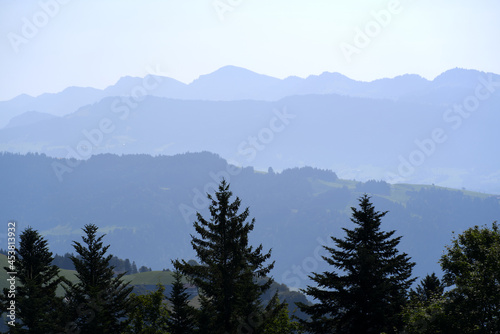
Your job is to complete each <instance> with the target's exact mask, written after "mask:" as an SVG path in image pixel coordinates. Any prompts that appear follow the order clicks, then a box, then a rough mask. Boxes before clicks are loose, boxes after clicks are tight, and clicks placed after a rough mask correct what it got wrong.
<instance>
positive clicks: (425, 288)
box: [410, 273, 445, 304]
mask: <svg viewBox="0 0 500 334" xmlns="http://www.w3.org/2000/svg"><path fill="white" fill-rule="evenodd" d="M444 288H445V285H444V284H443V283H442V282H441V280H440V279H439V278H438V277H437V276H436V274H435V273H432V274H431V275H427V276H425V277H424V279H423V280H422V281H421V282H420V284H419V285H418V286H417V288H416V289H415V290H412V291H411V292H410V297H411V299H415V300H418V301H421V302H423V303H426V304H427V303H430V302H431V301H432V300H433V299H436V298H440V297H442V296H443V293H444Z"/></svg>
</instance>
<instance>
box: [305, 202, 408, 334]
mask: <svg viewBox="0 0 500 334" xmlns="http://www.w3.org/2000/svg"><path fill="white" fill-rule="evenodd" d="M359 205H360V209H359V210H358V209H356V208H351V209H352V218H351V221H352V222H353V223H354V224H356V226H357V227H355V228H354V229H352V230H349V229H347V228H343V230H344V232H345V233H346V236H345V238H343V239H340V238H336V237H332V240H333V241H334V242H335V245H336V248H333V247H326V246H324V248H325V249H326V250H327V251H328V252H329V253H330V256H329V257H326V256H324V257H323V259H324V260H325V261H326V262H327V263H328V264H330V265H331V266H333V267H334V270H333V271H330V272H328V271H327V272H324V273H320V274H318V273H313V275H312V276H310V278H311V279H312V280H313V281H314V282H316V283H317V286H308V287H307V289H306V290H305V291H304V292H305V293H306V294H307V295H309V296H311V297H313V298H314V299H315V300H317V301H318V303H316V304H313V305H310V306H308V305H305V304H299V307H300V308H301V310H302V311H303V312H305V313H306V314H308V315H310V317H311V319H310V320H309V321H302V324H303V326H304V327H305V329H307V330H308V331H309V332H311V333H365V334H368V333H377V334H379V333H382V332H386V333H394V332H395V331H397V330H399V329H401V327H402V319H401V315H400V313H401V310H402V307H403V305H404V304H405V303H406V300H407V295H408V289H409V287H410V285H411V284H412V282H413V281H414V279H411V278H410V277H411V272H412V268H413V266H414V265H415V264H414V263H413V262H410V258H409V257H408V255H407V254H405V253H402V254H401V253H399V251H398V250H397V248H396V247H397V245H398V244H399V242H400V239H401V237H396V238H393V235H394V233H395V231H391V232H382V231H380V224H381V218H382V217H384V216H385V214H386V213H387V212H377V211H375V208H374V207H373V205H372V203H370V198H369V197H368V196H367V195H364V196H362V197H361V198H360V199H359Z"/></svg>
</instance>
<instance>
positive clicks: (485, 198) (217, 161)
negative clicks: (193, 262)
mask: <svg viewBox="0 0 500 334" xmlns="http://www.w3.org/2000/svg"><path fill="white" fill-rule="evenodd" d="M0 165H1V166H2V175H1V176H0V186H1V187H2V189H4V190H5V191H3V192H2V193H1V195H0V196H1V198H0V220H2V221H4V222H6V221H8V220H13V219H14V220H17V221H18V224H19V226H21V227H26V226H33V227H35V228H37V229H38V230H39V231H40V232H41V233H42V234H43V235H44V236H46V237H47V239H48V240H49V242H50V245H51V250H52V251H54V252H55V253H58V254H64V253H66V252H71V251H72V249H71V246H70V245H71V242H72V241H73V240H75V236H78V235H79V234H80V232H81V231H80V229H81V227H82V226H84V225H85V224H87V223H95V224H97V225H98V226H99V227H100V228H101V230H102V232H103V233H107V240H108V241H109V243H110V244H111V249H110V251H111V252H112V253H113V254H114V255H116V256H118V257H120V258H128V259H130V261H135V262H136V263H138V264H139V263H140V264H141V265H145V266H146V267H148V268H149V267H151V268H152V269H153V270H162V269H167V268H170V269H172V266H171V263H170V261H171V260H172V259H176V258H185V259H193V258H195V254H194V252H193V250H192V249H191V246H190V234H193V233H194V229H193V222H194V220H195V219H196V217H195V213H196V212H200V213H202V214H207V213H208V205H209V203H208V201H207V199H206V192H213V191H214V188H215V187H216V184H218V182H219V181H220V178H221V177H225V178H226V180H227V181H228V182H229V183H230V184H231V188H232V190H233V192H234V193H235V194H237V195H238V196H239V197H240V198H241V199H242V206H244V207H247V206H248V207H249V208H250V216H251V217H255V219H256V223H255V230H254V233H252V235H251V239H252V240H253V241H256V242H259V243H262V244H263V245H264V247H267V248H272V253H273V258H274V259H275V260H276V266H275V268H274V269H273V271H272V272H271V274H272V275H273V276H274V277H275V278H276V281H277V282H279V283H285V284H287V285H288V286H290V287H305V286H306V284H308V283H309V280H308V279H307V277H306V274H305V273H306V272H308V271H310V270H311V269H314V270H323V269H324V268H325V267H324V266H325V264H324V263H323V261H321V260H320V258H319V256H320V255H322V254H324V252H323V250H322V248H321V246H322V245H328V244H329V242H331V241H330V240H329V238H328V236H331V235H333V236H335V235H339V234H341V233H342V230H341V228H342V227H345V226H350V225H349V224H351V223H350V207H351V206H354V205H356V199H357V198H358V197H359V196H360V195H362V194H363V193H368V194H369V195H370V196H372V201H373V203H374V205H375V206H376V207H377V208H379V209H380V210H383V211H386V210H387V211H389V213H388V214H387V215H386V216H385V217H384V226H385V228H386V229H395V230H396V234H397V235H401V236H404V238H403V239H402V241H401V249H402V250H403V251H405V252H407V253H408V254H409V255H410V256H411V257H412V259H413V260H414V261H415V262H416V263H417V266H416V267H415V271H414V272H415V274H416V275H417V276H420V277H423V276H425V274H427V273H429V272H433V271H436V272H439V271H440V268H439V266H438V264H437V261H438V259H439V257H440V256H441V254H442V250H443V247H444V245H446V244H447V243H448V242H449V241H450V239H451V237H452V232H453V231H455V232H461V231H463V230H465V229H466V228H468V227H470V226H471V225H474V224H485V223H490V222H492V221H494V220H497V219H498V217H500V205H499V200H498V198H497V196H493V195H487V194H477V193H470V192H466V191H462V190H453V189H445V188H439V187H434V186H416V185H404V184H395V185H389V184H387V183H385V182H376V181H371V182H366V183H360V182H356V181H354V180H341V179H338V178H337V176H336V174H335V173H334V172H332V171H325V170H318V169H313V168H309V167H304V168H295V169H289V170H285V171H283V172H280V173H275V172H273V171H272V169H270V170H268V171H256V170H254V169H253V168H250V167H248V168H243V169H239V168H235V167H233V166H231V165H228V164H227V162H226V161H225V160H223V159H221V158H220V157H219V156H217V155H214V154H211V153H208V152H204V153H189V154H182V155H176V156H157V157H151V156H147V155H124V156H116V155H97V156H93V157H92V158H90V159H89V160H87V161H67V160H62V159H53V158H48V157H45V156H43V155H33V154H29V155H25V156H23V155H13V154H2V155H1V156H0ZM61 171H62V172H64V174H63V179H62V182H61V181H60V180H59V179H58V177H57V172H61ZM3 240H4V239H3ZM0 248H6V247H4V246H0Z"/></svg>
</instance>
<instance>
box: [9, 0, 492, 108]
mask: <svg viewBox="0 0 500 334" xmlns="http://www.w3.org/2000/svg"><path fill="white" fill-rule="evenodd" d="M499 17H500V1H498V0H481V1H463V0H449V1H448V0H443V1H436V0H408V1H406V0H401V1H377V0H365V1H361V0H344V1H340V0H308V1H305V0H302V1H298V0H175V1H174V0H158V1H149V0H141V1H139V0H136V1H127V0H106V1H102V0H99V1H97V0H95V1H94V0H86V1H82V0H72V1H68V0H64V1H63V0H40V1H19V0H8V1H5V0H0V100H6V99H10V98H12V97H14V96H16V95H19V94H21V93H27V94H30V95H34V96H36V95H39V94H41V93H44V92H58V91H61V90H62V89H64V88H65V87H68V86H91V87H97V88H104V87H106V86H108V85H111V84H113V83H115V82H116V81H117V80H118V79H119V78H120V77H122V76H125V75H131V76H144V75H146V74H147V73H156V74H161V75H166V76H170V77H173V78H175V79H178V80H180V81H183V82H186V83H188V82H191V81H192V80H194V79H196V78H197V77H198V76H199V75H201V74H206V73H210V72H212V71H214V70H216V69H218V68H220V67H222V66H225V65H236V66H241V67H245V68H248V69H250V70H252V71H255V72H258V73H263V74H268V75H271V76H275V77H279V78H284V77H287V76H290V75H297V76H300V77H306V76H308V75H310V74H320V73H322V72H324V71H328V72H340V73H342V74H344V75H347V76H348V77H351V78H353V79H358V80H373V79H377V78H382V77H394V76H397V75H400V74H404V73H416V74H420V75H422V76H424V77H426V78H429V79H432V78H434V77H435V76H437V75H438V74H439V73H441V72H443V71H445V70H447V69H450V68H454V67H462V68H473V69H478V70H482V71H488V72H495V73H500V61H499V60H500V43H499V33H500V20H499V19H498V18H499Z"/></svg>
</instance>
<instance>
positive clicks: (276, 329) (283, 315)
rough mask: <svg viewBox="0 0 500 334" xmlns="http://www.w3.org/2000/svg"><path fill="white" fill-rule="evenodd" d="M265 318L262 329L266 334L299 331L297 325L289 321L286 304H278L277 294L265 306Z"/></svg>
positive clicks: (286, 333) (285, 333) (288, 333)
mask: <svg viewBox="0 0 500 334" xmlns="http://www.w3.org/2000/svg"><path fill="white" fill-rule="evenodd" d="M265 314H266V316H267V317H268V319H267V321H266V324H265V325H264V328H263V333H266V334H290V333H297V332H298V331H299V323H297V322H295V321H292V320H291V319H290V315H289V311H288V303H287V302H286V301H285V302H283V303H280V300H279V298H278V294H277V293H276V294H274V296H273V298H272V299H271V301H270V302H269V304H268V305H267V306H266V313H265Z"/></svg>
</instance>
